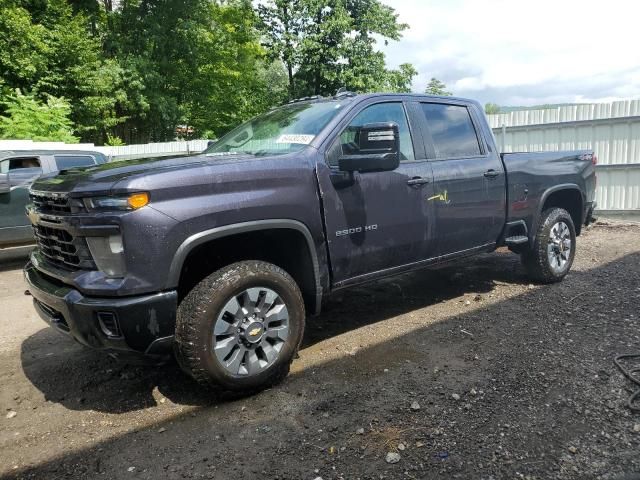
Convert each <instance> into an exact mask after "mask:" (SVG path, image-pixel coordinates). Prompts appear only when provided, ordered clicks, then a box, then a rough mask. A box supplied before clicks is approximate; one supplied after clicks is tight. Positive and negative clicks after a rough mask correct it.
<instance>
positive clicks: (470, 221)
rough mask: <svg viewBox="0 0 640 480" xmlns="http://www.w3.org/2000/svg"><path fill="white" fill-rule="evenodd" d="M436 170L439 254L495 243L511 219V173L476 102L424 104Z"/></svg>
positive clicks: (432, 200) (428, 144)
mask: <svg viewBox="0 0 640 480" xmlns="http://www.w3.org/2000/svg"><path fill="white" fill-rule="evenodd" d="M420 111H421V112H422V115H423V120H424V122H425V124H426V128H425V129H424V132H425V143H426V150H427V155H428V156H429V158H430V159H431V166H432V169H433V182H434V193H433V195H431V196H430V197H429V198H428V203H429V205H430V207H431V208H432V209H433V215H434V222H435V240H434V254H435V256H443V255H449V254H453V253H457V252H463V251H465V250H473V249H476V248H479V247H482V246H485V245H489V244H491V243H494V242H495V241H496V240H497V238H498V236H499V235H500V233H501V231H502V228H503V226H504V221H505V216H504V215H505V210H504V209H505V174H504V171H503V166H502V162H501V161H500V158H499V156H498V154H497V152H494V151H491V147H490V145H488V144H487V143H486V142H485V141H484V138H483V135H482V134H481V132H482V130H481V128H479V127H480V123H479V121H480V119H479V118H477V117H476V112H475V111H474V109H473V106H472V105H471V104H464V103H455V102H453V103H447V102H444V101H429V102H421V103H420Z"/></svg>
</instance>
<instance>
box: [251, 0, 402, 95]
mask: <svg viewBox="0 0 640 480" xmlns="http://www.w3.org/2000/svg"><path fill="white" fill-rule="evenodd" d="M258 14H259V17H260V20H261V23H260V25H261V29H262V32H263V38H264V41H263V44H264V45H265V47H266V48H267V50H268V52H269V55H270V56H271V58H274V59H278V60H280V61H281V62H282V63H283V64H284V66H285V68H286V70H287V76H288V82H289V93H290V96H300V95H313V94H315V95H324V94H333V93H335V91H336V90H337V89H338V88H340V87H346V88H347V89H349V90H355V91H374V90H389V89H391V88H393V89H396V88H399V89H401V90H406V89H407V88H410V87H408V85H410V83H411V81H410V80H411V78H412V77H413V75H415V73H413V72H414V71H415V70H413V68H412V67H410V66H409V65H408V64H406V65H405V66H404V67H401V68H400V69H399V70H391V71H390V70H388V69H387V68H386V67H385V62H384V54H383V53H382V52H380V51H377V50H376V38H382V39H383V41H385V42H387V41H388V40H398V39H399V38H400V36H401V33H402V31H403V30H405V29H406V28H407V25H406V24H402V23H399V22H398V20H397V14H396V13H395V12H394V10H393V9H392V8H391V7H388V6H386V5H383V4H382V3H381V2H380V1H379V0H328V1H326V0H325V1H320V0H271V1H270V2H268V3H264V4H260V5H259V6H258ZM407 78H409V81H408V82H407Z"/></svg>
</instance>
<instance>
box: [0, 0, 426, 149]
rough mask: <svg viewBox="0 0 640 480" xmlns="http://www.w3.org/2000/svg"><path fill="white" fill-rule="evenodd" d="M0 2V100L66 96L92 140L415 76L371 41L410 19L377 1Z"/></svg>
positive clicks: (379, 87)
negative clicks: (389, 63)
mask: <svg viewBox="0 0 640 480" xmlns="http://www.w3.org/2000/svg"><path fill="white" fill-rule="evenodd" d="M0 11H1V12H2V14H1V15H0V98H1V96H2V95H5V96H6V95H10V98H11V99H12V100H10V102H12V104H13V103H15V102H16V100H15V98H14V97H15V95H13V94H12V93H11V92H13V91H15V89H19V90H20V91H22V92H29V95H28V96H27V95H23V96H22V97H21V98H22V100H21V101H23V102H26V101H27V100H24V98H29V101H31V102H32V103H33V104H38V105H42V106H47V105H50V104H51V102H53V103H54V104H55V102H57V101H58V100H55V99H62V98H64V99H65V100H59V101H62V102H67V103H66V105H67V107H70V111H69V112H68V113H67V116H66V118H67V120H70V121H71V123H69V124H65V125H67V126H68V127H69V128H72V130H73V132H75V134H76V135H78V136H79V137H80V138H81V139H82V140H83V141H91V142H94V143H97V144H103V143H105V142H111V141H113V139H115V138H119V139H120V140H121V141H123V142H126V143H136V142H149V141H163V140H169V139H172V138H175V136H176V127H177V126H178V125H188V126H189V127H190V128H189V129H188V131H189V132H193V134H191V135H193V136H196V137H200V138H203V137H205V138H206V137H208V138H215V137H218V136H220V135H221V134H223V133H224V132H225V131H227V130H229V129H230V128H232V127H233V126H235V125H236V124H238V123H240V122H241V121H243V120H246V119H247V118H249V117H251V116H253V115H255V114H258V113H261V112H264V111H266V110H268V109H269V108H271V107H272V106H274V105H277V104H280V103H282V102H284V101H285V100H287V99H288V98H289V97H291V96H292V95H295V96H302V95H308V94H314V93H317V94H333V93H335V91H336V90H337V89H338V88H339V87H342V86H345V87H347V88H348V89H350V90H355V91H363V92H367V91H397V92H405V91H409V90H410V89H411V82H412V79H413V78H414V76H415V75H416V71H415V69H414V68H413V66H411V65H409V64H403V65H400V66H399V67H398V68H397V69H387V68H386V66H385V58H384V54H383V53H381V52H379V51H377V50H376V39H378V41H380V39H382V40H383V41H387V40H389V39H398V38H400V35H401V33H402V31H403V30H405V29H406V28H407V26H406V25H404V24H401V23H399V22H398V21H397V15H396V14H395V12H394V11H393V9H391V8H390V7H387V6H385V5H383V4H382V3H381V2H380V0H327V1H320V0H271V1H269V2H267V3H262V2H261V3H257V4H256V5H255V7H254V5H252V3H251V1H250V0H119V1H118V2H113V1H112V0H74V1H70V0H0ZM7 92H9V93H7ZM8 109H9V103H5V104H1V105H0V115H2V114H4V115H6V116H7V118H12V114H10V113H9V111H8ZM65 128H66V127H65ZM63 130H64V129H63ZM69 131H70V132H71V130H69Z"/></svg>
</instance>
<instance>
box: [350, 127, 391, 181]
mask: <svg viewBox="0 0 640 480" xmlns="http://www.w3.org/2000/svg"><path fill="white" fill-rule="evenodd" d="M354 143H355V147H356V148H355V150H356V153H354V154H350V155H341V156H340V157H339V158H338V168H339V169H340V170H342V171H344V172H384V171H388V170H395V169H396V168H398V165H400V133H399V131H398V125H397V124H396V123H393V122H384V123H367V124H365V125H363V126H361V127H360V128H358V129H357V130H356V132H355V139H354Z"/></svg>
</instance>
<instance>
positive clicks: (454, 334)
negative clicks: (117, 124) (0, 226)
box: [0, 225, 640, 480]
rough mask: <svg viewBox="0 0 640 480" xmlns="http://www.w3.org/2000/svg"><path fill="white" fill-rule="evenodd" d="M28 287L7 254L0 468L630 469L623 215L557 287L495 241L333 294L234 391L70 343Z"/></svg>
mask: <svg viewBox="0 0 640 480" xmlns="http://www.w3.org/2000/svg"><path fill="white" fill-rule="evenodd" d="M24 288H25V287H24V284H23V282H22V277H21V272H20V270H19V268H18V266H17V265H13V266H11V265H9V266H6V265H5V266H4V268H3V270H2V271H1V272H0V307H1V310H0V327H1V328H0V385H1V390H0V409H1V416H0V477H2V478H42V479H55V478H65V479H66V478H108V479H111V478H125V479H160V478H168V479H182V478H214V479H241V478H244V479H252V478H261V479H309V480H314V479H317V477H320V478H322V479H324V480H328V479H383V478H386V479H418V478H461V479H468V478H478V479H487V480H488V479H502V478H509V479H518V478H524V479H552V478H562V479H568V478H576V479H588V478H601V479H617V480H622V479H626V480H631V479H638V478H640V414H638V413H636V414H634V413H632V412H631V411H630V410H629V409H628V408H626V402H627V399H628V397H629V395H630V393H631V392H632V384H631V383H630V382H628V381H626V380H625V379H624V377H623V376H622V375H621V374H620V373H619V371H618V370H617V369H616V367H615V365H614V363H613V358H614V356H615V355H616V354H617V353H624V352H634V351H638V350H640V324H639V320H640V227H638V226H630V225H627V226H623V225H600V226H596V227H592V228H590V229H588V230H587V231H586V232H585V233H584V235H583V236H581V237H580V238H579V240H578V253H577V256H576V262H575V263H574V268H573V270H572V272H571V273H570V275H569V276H568V277H567V278H566V279H565V281H564V282H562V283H561V284H557V285H548V286H539V285H535V286H534V285H531V284H530V283H529V281H528V280H527V279H526V277H525V276H524V272H523V270H522V268H521V267H520V264H519V261H518V257H516V256H515V255H513V254H510V253H508V252H497V253H494V254H491V255H483V256H481V257H478V258H476V259H473V260H470V261H467V262H465V263H464V264H463V265H458V266H452V267H448V268H446V269H444V270H438V271H423V272H418V273H414V274H408V275H404V276H401V277H398V278H394V279H389V280H385V281H381V282H378V283H376V284H373V285H370V286H368V287H366V288H365V287H362V288H358V289H355V290H351V291H349V292H345V293H344V294H343V296H342V298H336V299H334V300H332V301H331V302H330V303H329V304H328V305H327V308H326V309H325V311H324V313H323V314H322V316H320V317H319V318H315V319H310V320H309V321H308V324H307V334H306V336H305V340H304V345H303V348H302V350H301V352H300V358H299V359H298V360H296V361H295V362H294V364H293V368H292V373H291V375H290V376H289V377H288V379H287V380H286V381H285V382H284V383H283V384H281V385H279V386H277V387H275V388H272V389H270V390H268V391H266V392H263V393H261V394H259V395H256V396H254V397H251V398H246V399H242V400H236V401H226V402H225V401H220V400H216V399H213V398H211V397H210V396H208V395H207V394H206V393H203V392H202V391H201V390H199V388H198V387H197V386H196V385H195V384H194V383H193V382H192V381H190V380H189V379H188V378H186V377H184V376H183V375H182V373H181V372H180V371H179V370H178V368H177V367H176V366H175V365H168V366H164V367H159V368H158V367H139V366H138V367H136V366H126V365H122V364H119V363H117V362H115V361H114V360H112V359H111V358H109V357H107V356H105V355H104V354H101V353H99V352H93V351H91V350H88V349H85V348H83V347H81V346H79V345H77V344H75V343H74V342H73V341H72V340H70V339H68V338H66V337H64V336H62V335H60V334H59V333H57V332H55V331H53V330H52V329H50V328H48V327H46V325H45V324H44V323H43V322H42V321H41V320H40V319H39V318H37V316H36V314H35V313H34V311H33V308H32V306H31V303H30V302H31V300H30V298H29V297H26V296H24V295H23V291H24ZM14 412H15V414H14ZM389 453H397V454H399V456H400V460H399V461H398V462H397V463H395V464H390V463H387V461H386V457H387V455H388V454H389ZM391 456H393V455H391ZM391 456H390V457H391Z"/></svg>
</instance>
